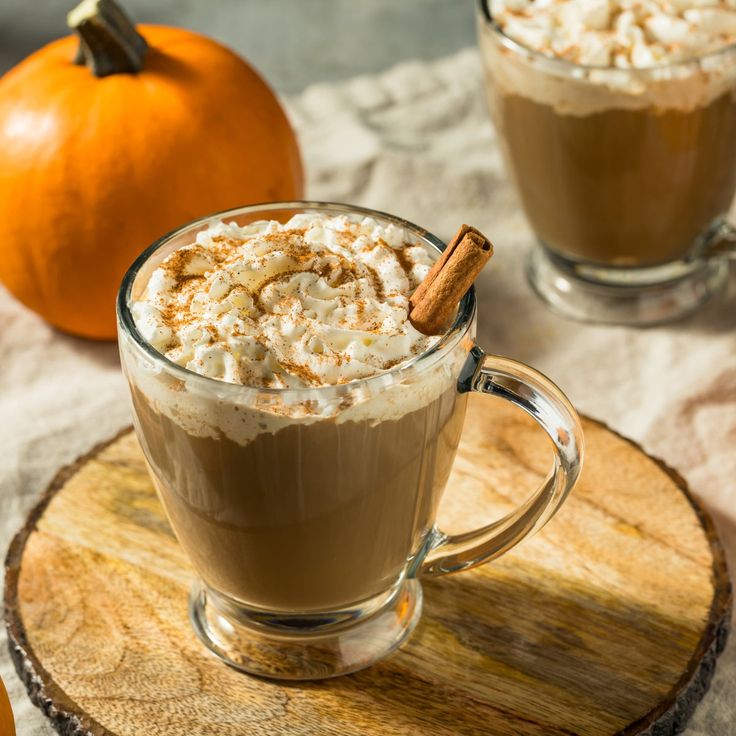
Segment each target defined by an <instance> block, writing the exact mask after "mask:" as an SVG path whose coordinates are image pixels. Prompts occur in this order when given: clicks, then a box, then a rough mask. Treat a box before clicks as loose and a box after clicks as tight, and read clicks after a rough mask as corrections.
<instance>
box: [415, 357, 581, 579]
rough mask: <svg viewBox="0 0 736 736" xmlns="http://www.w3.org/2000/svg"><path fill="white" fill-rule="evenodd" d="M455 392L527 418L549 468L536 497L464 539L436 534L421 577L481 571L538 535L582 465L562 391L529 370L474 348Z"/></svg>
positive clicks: (576, 426)
mask: <svg viewBox="0 0 736 736" xmlns="http://www.w3.org/2000/svg"><path fill="white" fill-rule="evenodd" d="M458 390H459V391H460V392H461V393H465V392H468V391H477V392H478V393H482V394H490V395H491V396H498V397H500V398H502V399H504V400H506V401H510V402H511V403H512V404H515V405H516V406H518V407H520V408H521V409H523V410H524V411H525V412H526V413H527V414H529V415H531V416H532V417H533V418H534V420H535V421H536V422H537V423H538V424H539V425H540V426H541V427H542V429H543V430H544V431H545V432H546V433H547V435H548V436H549V438H550V439H551V440H552V445H553V446H554V451H555V458H554V463H553V466H552V469H551V470H550V472H549V475H548V476H547V478H546V479H545V480H544V482H543V483H542V484H541V485H540V486H539V488H537V490H536V492H535V493H534V494H533V495H532V496H531V497H530V498H529V499H527V500H526V501H525V502H524V503H523V504H522V505H521V506H520V507H519V508H518V509H516V510H515V511H513V512H511V513H510V514H508V515H507V516H505V517H503V518H502V519H499V520H498V521H494V522H492V523H491V524H488V525H487V526H484V527H481V528H480V529H477V530H475V531H472V532H465V533H463V534H445V533H444V532H442V531H441V530H439V529H435V530H434V535H431V537H430V544H429V551H428V552H427V554H426V555H425V556H424V558H423V560H422V562H421V564H420V566H419V570H418V575H419V576H420V577H431V576H436V575H445V574H447V573H451V572H459V571H460V570H468V569H469V568H471V567H475V566H476V565H481V564H483V563H484V562H488V561H489V560H492V559H494V558H496V557H499V556H500V555H502V554H504V552H507V551H508V550H510V549H511V548H512V547H514V546H516V545H517V544H518V543H519V542H521V540H522V539H524V538H525V537H527V536H529V535H530V534H533V533H534V532H536V531H537V530H539V529H541V528H542V527H543V526H544V525H545V524H546V523H547V522H548V521H549V520H550V519H551V518H552V516H553V514H554V513H555V511H557V509H558V508H559V507H560V504H561V503H562V502H563V501H564V500H565V498H566V496H567V494H568V493H569V492H570V490H571V489H572V487H573V486H574V485H575V482H576V481H577V479H578V476H579V475H580V468H581V466H582V462H583V428H582V427H581V425H580V418H579V417H578V414H577V412H576V411H575V409H573V407H572V405H571V404H570V402H569V401H568V400H567V398H566V397H565V395H564V394H563V393H562V391H560V389H559V388H557V386H555V385H554V383H552V381H550V380H549V379H548V378H547V377H546V376H543V375H542V374H541V373H539V372H538V371H535V370H534V369H533V368H530V367H529V366H527V365H524V364H523V363H518V362H517V361H515V360H511V359H510V358H503V357H500V356H497V355H488V354H486V353H485V352H484V351H483V350H482V349H481V348H479V347H478V346H477V345H476V346H474V347H473V348H472V350H471V351H470V354H469V356H468V361H467V362H466V364H465V366H464V368H463V372H462V373H461V375H460V379H459V382H458Z"/></svg>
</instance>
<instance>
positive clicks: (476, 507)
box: [5, 397, 731, 736]
mask: <svg viewBox="0 0 736 736" xmlns="http://www.w3.org/2000/svg"><path fill="white" fill-rule="evenodd" d="M585 431H586V440H587V457H586V466H585V469H584V472H583V476H582V480H581V482H580V484H579V486H578V487H577V488H576V490H575V491H574V492H573V494H572V495H571V497H570V498H569V500H568V501H567V503H566V504H565V506H564V507H563V509H562V510H561V511H560V512H559V513H558V515H557V516H556V517H555V518H554V519H553V520H552V521H551V522H550V523H549V525H548V526H547V527H546V528H545V529H544V530H543V531H542V532H541V533H539V534H538V535H537V536H536V537H535V538H533V539H531V540H528V541H527V542H525V543H523V544H522V545H521V546H520V547H518V548H516V549H515V550H514V551H512V552H510V553H509V554H507V555H506V556H504V557H503V558H501V559H500V560H498V561H496V562H494V563H492V564H491V565H487V566H485V567H482V568H478V569H476V570H473V571H470V572H465V573H460V574H458V575H455V576H450V577H447V578H442V579H434V580H430V581H427V582H425V584H424V592H425V609H424V616H423V619H422V621H421V623H420V624H419V627H418V629H417V631H416V633H415V635H414V636H413V638H412V639H411V640H410V641H409V642H408V643H407V644H406V645H404V646H403V647H402V648H401V650H399V651H398V652H397V653H395V654H394V655H392V656H391V657H389V658H388V659H387V660H385V661H383V662H381V663H380V664H378V665H375V666H373V667H372V668H370V669H368V670H365V671H363V672H360V673H357V674H355V675H350V676H347V677H342V678H337V679H335V680H331V681H324V682H320V683H313V684H310V683H307V684H283V683H274V682H268V681H264V680H260V679H257V678H253V677H249V676H247V675H243V674H240V673H238V672H236V671H234V670H231V669H229V668H228V667H226V666H225V665H223V664H221V663H220V662H219V661H217V660H215V659H214V658H213V657H211V656H210V655H209V654H208V653H207V652H206V651H205V650H204V648H203V646H202V645H201V644H200V643H199V641H198V640H197V639H196V638H195V636H194V634H193V632H192V630H191V628H190V625H189V621H188V618H187V591H188V587H189V583H190V580H191V576H192V572H191V569H190V567H189V565H188V563H187V559H186V557H185V555H184V553H183V552H182V550H181V548H180V547H179V545H178V544H177V542H176V539H175V538H174V536H173V534H172V532H171V530H170V528H169V525H168V523H167V521H166V519H165V517H164V515H163V511H162V509H161V507H160V505H159V503H158V500H157V499H156V496H155V494H154V491H153V488H152V486H151V483H150V482H149V479H148V476H147V473H146V468H145V464H144V461H143V457H142V455H141V452H140V449H139V447H138V445H137V442H136V440H135V438H134V436H133V434H132V433H130V432H126V433H123V434H122V435H120V436H119V437H117V438H116V439H115V440H113V441H112V442H111V443H108V444H106V445H104V446H101V447H99V448H96V449H95V450H94V451H93V452H92V453H91V454H90V455H89V456H87V457H85V458H82V459H80V461H79V462H78V463H77V464H75V465H74V466H73V467H71V468H68V469H66V470H64V471H62V472H61V473H60V474H59V476H58V478H57V479H56V481H55V482H54V484H53V485H52V487H51V488H50V489H49V491H48V493H47V495H46V497H45V498H44V500H43V501H42V502H41V503H40V504H39V506H38V507H37V508H36V509H35V511H34V512H33V514H32V515H31V517H30V518H29V520H28V523H27V525H26V526H25V528H24V529H23V530H21V531H20V532H19V534H18V536H17V537H16V538H15V540H14V542H13V544H12V545H11V548H10V550H9V553H8V558H7V561H6V588H5V607H6V608H5V611H6V613H5V615H6V625H7V627H8V631H9V635H10V646H11V652H12V654H13V657H14V659H15V662H16V665H17V668H18V672H19V674H20V676H21V677H22V678H23V680H24V681H25V683H26V686H27V687H28V690H29V693H30V696H31V698H32V699H33V701H34V702H35V703H36V704H37V705H38V706H39V707H41V708H42V709H43V711H44V712H45V713H46V714H47V715H48V717H49V718H50V719H51V720H52V721H53V722H54V724H55V726H56V727H57V729H58V730H59V731H60V732H61V733H63V734H95V736H98V735H100V736H101V735H102V734H115V735H116V736H140V735H141V734H148V735H150V736H158V735H162V736H163V735H166V736H178V735H179V734H181V735H182V736H183V735H185V734H186V736H193V735H195V736H196V735H200V734H202V735H204V734H218V736H229V735H231V734H233V735H234V734H254V735H257V736H265V735H266V734H268V735H269V736H270V735H272V734H274V735H275V734H299V735H301V736H308V735H309V736H311V735H312V734H340V736H358V735H361V736H372V735H373V734H430V733H431V734H438V735H444V734H447V735H450V734H494V735H498V736H505V735H509V736H511V735H514V736H518V735H526V734H530V735H531V734H534V735H537V736H542V735H543V734H544V735H545V736H551V735H558V734H559V735H563V734H564V735H570V734H584V735H585V736H597V735H599V734H600V735H601V736H609V735H610V734H617V733H618V734H639V733H651V734H657V735H660V734H665V735H666V734H673V733H676V732H677V731H678V730H679V729H680V728H681V727H682V725H683V724H684V722H685V721H686V720H687V718H688V717H689V716H690V714H691V713H692V710H693V708H694V707H695V704H696V703H697V702H698V700H699V699H700V698H701V697H702V695H703V693H704V692H705V690H706V689H707V687H708V684H709V682H710V677H711V675H712V672H713V667H714V664H715V658H716V656H717V654H718V652H720V650H721V649H722V648H723V646H724V644H725V639H726V635H727V631H728V622H729V620H730V610H731V586H730V583H729V581H728V576H727V571H726V567H725V561H724V557H723V553H722V550H721V547H720V544H719V542H718V540H717V538H716V535H715V532H714V529H713V526H712V524H711V522H710V520H709V518H708V517H707V515H706V514H705V513H704V512H703V511H702V509H701V508H700V507H699V506H698V504H697V503H696V502H695V501H694V500H693V498H692V497H691V496H690V494H689V493H688V491H687V489H686V488H685V485H684V483H683V481H682V480H681V479H680V478H679V477H678V476H677V475H676V474H675V473H674V472H672V471H670V470H668V469H667V468H665V467H664V466H663V465H662V464H661V463H659V462H658V461H656V460H653V459H651V458H649V457H647V456H646V455H645V454H644V453H643V452H642V451H641V450H640V449H639V448H638V447H637V446H635V445H634V444H632V443H631V442H629V441H628V440H625V439H623V438H621V437H619V436H618V435H616V434H614V433H613V432H611V431H610V430H608V429H606V428H605V427H604V426H602V425H600V424H598V423H596V422H593V421H590V420H586V422H585ZM549 458H550V451H549V447H548V446H547V444H546V440H545V439H544V437H543V436H542V435H541V433H540V432H539V430H538V429H537V428H536V426H535V425H534V424H533V423H532V422H531V420H529V419H528V418H527V417H525V416H524V415H523V414H521V413H520V412H518V411H517V410H515V409H512V408H508V407H506V406H504V405H502V404H501V403H500V402H497V401H494V400H488V399H486V398H482V397H471V401H470V405H469V410H468V418H467V424H466V429H465V433H464V438H463V443H462V446H461V450H460V453H459V456H458V459H457V462H456V465H455V468H454V471H453V475H452V478H451V480H450V483H449V486H448V490H447V493H446V496H445V500H444V502H443V507H442V513H441V519H440V521H441V524H442V525H443V526H444V528H445V529H446V530H448V531H458V530H461V529H468V528H471V527H475V526H478V525H479V523H481V522H483V521H485V520H490V519H492V518H495V517H497V516H498V515H499V514H502V513H503V512H505V511H507V510H509V509H511V508H512V507H513V506H514V505H516V504H518V503H519V502H520V501H521V500H522V499H523V498H524V497H525V496H526V495H527V494H528V492H529V490H530V489H531V488H532V487H533V486H534V484H536V483H537V482H539V480H540V478H541V477H542V476H543V475H544V473H545V472H546V470H547V467H548V463H549Z"/></svg>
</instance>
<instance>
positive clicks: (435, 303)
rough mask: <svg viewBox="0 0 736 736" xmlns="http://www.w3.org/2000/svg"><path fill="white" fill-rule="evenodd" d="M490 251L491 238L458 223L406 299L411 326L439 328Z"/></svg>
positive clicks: (434, 330) (428, 330)
mask: <svg viewBox="0 0 736 736" xmlns="http://www.w3.org/2000/svg"><path fill="white" fill-rule="evenodd" d="M491 255H493V244H492V243H491V241H490V240H488V238H486V236H485V235H483V233H482V232H480V230H478V229H476V228H474V227H472V226H470V225H462V226H461V227H460V229H459V230H458V231H457V233H455V237H454V238H453V239H452V240H451V241H450V242H449V243H448V244H447V248H445V250H444V251H443V253H442V255H441V256H440V258H439V259H438V260H437V262H436V263H435V264H434V266H433V267H432V269H431V270H430V272H429V273H428V274H427V277H426V278H425V279H424V281H422V283H421V284H419V286H418V287H417V289H416V291H415V292H414V293H413V294H412V295H411V297H410V299H409V320H410V321H411V323H412V325H414V328H415V329H417V330H419V332H422V333H424V334H425V335H438V334H440V333H441V332H443V331H444V330H445V329H446V328H447V325H448V323H449V322H450V320H451V319H452V317H453V316H454V314H455V312H456V311H457V305H458V302H459V301H460V299H462V297H463V295H464V294H465V292H466V291H467V290H468V289H469V288H470V287H471V285H472V283H473V282H474V281H475V279H476V277H477V276H478V274H479V273H480V272H481V270H482V268H483V266H485V264H486V263H487V262H488V259H489V258H490V257H491Z"/></svg>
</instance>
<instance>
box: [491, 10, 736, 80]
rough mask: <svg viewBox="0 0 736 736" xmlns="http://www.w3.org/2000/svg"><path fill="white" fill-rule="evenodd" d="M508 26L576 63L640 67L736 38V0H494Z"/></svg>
mask: <svg viewBox="0 0 736 736" xmlns="http://www.w3.org/2000/svg"><path fill="white" fill-rule="evenodd" d="M490 7H491V13H492V15H493V17H494V20H495V22H496V23H497V24H498V25H499V26H500V28H501V29H502V30H503V31H504V33H505V34H506V35H507V36H509V37H510V38H512V39H514V40H515V41H518V42H519V43H521V44H522V45H524V46H526V47H528V48H531V49H534V50H535V51H540V52H542V53H543V54H546V55H548V56H553V57H558V58H562V59H567V60H568V61H572V62H574V63H576V64H583V65H585V66H598V67H618V68H621V69H630V68H635V69H640V68H647V67H652V66H658V65H661V64H668V63H672V62H679V61H686V60H689V59H694V58H696V57H700V56H704V55H705V54H708V53H710V52H713V51H717V50H718V49H721V48H723V47H725V46H728V45H730V44H733V43H736V0H490Z"/></svg>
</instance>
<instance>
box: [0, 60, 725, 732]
mask: <svg viewBox="0 0 736 736" xmlns="http://www.w3.org/2000/svg"><path fill="white" fill-rule="evenodd" d="M287 102H288V105H289V108H290V111H291V113H292V116H293V120H294V123H295V126H296V128H297V130H298V132H299V134H300V136H301V141H302V147H303V151H304V154H305V159H306V165H307V171H308V173H309V195H310V196H311V197H312V198H315V199H326V200H338V201H345V202H352V203H356V204H361V205H365V206H368V207H374V208H377V209H379V210H386V211H389V212H393V213H396V214H398V215H401V216H403V217H405V218H408V219H409V220H412V221H414V222H417V223H420V224H421V225H423V226H425V227H427V228H429V229H430V230H431V231H433V232H435V233H436V234H438V235H440V236H442V237H443V238H445V239H446V238H448V237H449V236H450V235H451V234H452V233H453V232H454V230H455V229H456V228H457V227H458V225H459V224H460V223H462V222H469V223H472V224H474V225H476V226H477V227H479V228H481V229H482V230H484V231H485V232H486V233H487V234H488V235H489V237H491V239H492V240H493V241H494V242H495V244H496V246H497V252H496V256H495V257H494V259H493V261H492V264H491V267H489V268H488V269H487V270H486V271H485V272H484V274H483V275H482V277H481V279H480V282H479V289H478V291H479V303H480V317H479V339H480V343H481V344H482V345H483V346H484V347H485V348H486V349H487V350H489V351H493V352H496V353H501V354H505V355H509V356H512V357H514V358H518V359H519V360H522V361H526V362H528V363H531V364H532V365H534V366H536V367H537V368H539V369H540V370H542V371H544V372H545V373H547V374H548V375H549V376H550V377H552V378H553V379H554V380H555V381H557V382H558V383H559V384H560V386H561V387H562V388H563V389H564V390H565V391H566V392H567V393H568V394H569V395H570V397H571V398H572V400H573V401H574V403H575V404H576V405H577V407H578V408H579V409H580V410H581V411H583V412H586V413H588V414H590V415H592V416H594V417H597V418H600V419H602V420H604V421H605V422H607V423H608V424H609V425H610V426H612V427H613V428H615V429H617V430H619V431H620V432H622V433H624V434H626V435H628V436H630V437H632V438H634V439H635V440H637V441H639V442H640V443H642V444H643V445H644V447H645V448H646V449H647V450H649V451H650V452H652V453H654V454H655V455H658V456H660V457H662V458H664V460H666V461H667V462H668V463H669V464H670V465H672V466H674V467H675V468H677V469H678V470H679V471H680V472H681V473H682V474H683V475H684V476H685V477H686V478H687V480H688V481H689V482H690V484H691V485H692V488H693V490H694V491H695V492H696V493H697V494H698V495H699V496H700V497H701V498H702V499H703V500H704V501H705V502H706V504H707V506H708V508H709V509H710V510H711V512H712V514H713V515H714V517H715V520H716V523H717V524H718V527H719V529H720V532H721V534H722V538H723V541H724V542H725V544H726V546H727V548H728V552H729V560H730V563H731V568H732V569H733V570H736V329H735V328H736V294H734V291H735V289H734V286H733V285H732V288H731V292H730V293H729V294H727V295H724V297H723V298H719V299H718V300H717V301H714V302H712V303H711V304H710V305H708V306H707V307H706V308H705V309H703V310H702V311H701V312H700V313H699V314H698V315H697V316H696V317H694V318H691V319H688V320H687V321H684V322H682V323H680V324H676V325H672V326H669V327H662V328H656V329H648V330H635V329H626V328H618V327H592V326H586V325H581V324H576V323H573V322H568V321H565V320H564V319H561V318H559V317H557V316H555V315H553V314H551V313H550V312H548V311H547V310H546V309H545V308H544V307H543V306H542V305H541V304H540V303H539V302H538V301H537V300H536V298H535V297H533V296H532V294H531V293H530V290H529V288H528V287H527V285H526V283H525V281H524V277H523V273H522V263H523V258H524V255H525V252H526V251H527V249H528V248H529V246H530V244H531V243H532V235H531V232H530V230H529V227H528V226H527V224H526V222H525V221H524V217H523V215H522V214H521V212H520V211H519V207H518V203H517V200H516V198H515V195H514V193H513V191H512V188H511V187H510V185H509V183H508V180H507V177H506V175H505V173H504V171H503V168H502V164H501V160H500V157H499V151H498V147H497V145H496V141H495V137H494V133H493V132H492V129H491V126H490V124H489V121H488V117H487V112H486V108H485V101H484V99H483V93H482V87H481V72H480V64H479V60H478V57H477V53H476V52H475V50H473V49H468V50H466V51H463V52H461V53H460V54H458V55H455V56H453V57H450V58H447V59H443V60H441V61H439V62H434V63H419V62H412V63H405V64H401V65H400V66H397V67H395V68H392V69H390V70H389V71H387V72H385V73H382V74H380V75H378V76H365V77H359V78H355V79H352V80H349V81H346V82H344V83H339V84H331V85H317V86H313V87H311V88H309V89H307V90H306V91H305V92H304V93H302V94H301V95H299V96H298V97H296V98H293V99H290V100H288V101H287ZM734 281H736V279H734ZM0 419H1V420H2V421H0V448H2V452H1V454H0V546H2V548H3V549H4V548H5V547H6V546H7V544H8V542H9V541H10V538H11V535H12V534H13V533H14V532H15V530H16V529H17V528H18V526H19V525H20V524H21V522H22V520H23V518H24V516H25V514H26V512H27V511H28V509H29V508H30V507H31V506H32V505H33V504H34V502H35V501H36V499H37V498H38V496H39V494H40V493H41V492H42V491H43V489H44V488H45V486H46V485H47V483H48V482H49V481H50V480H51V478H52V477H53V475H54V473H55V472H56V470H57V469H58V468H59V467H60V466H62V465H64V464H65V463H69V462H71V461H73V460H74V459H75V458H76V457H77V456H78V455H79V454H81V453H83V452H85V451H87V450H88V449H89V448H90V447H91V446H92V445H94V444H95V443H96V442H98V441H100V440H102V439H105V438H106V437H108V436H110V435H112V434H113V433H114V432H116V431H117V430H118V429H119V428H121V427H122V426H124V425H126V424H128V423H129V422H130V416H129V408H128V400H127V395H126V389H125V386H124V385H123V380H122V377H121V374H120V370H119V365H118V359H117V354H116V348H115V347H114V346H113V345H100V344H93V343H89V342H85V341H83V340H77V339H74V338H71V337H67V336H64V335H61V334H59V333H57V332H55V331H54V330H52V329H50V328H49V327H47V326H46V325H45V324H44V323H43V322H42V321H41V320H39V319H38V318H37V317H36V316H35V315H33V314H31V313H30V312H29V311H27V310H26V309H24V308H23V307H21V306H20V305H19V304H17V303H16V302H15V301H14V300H13V299H12V298H11V297H10V296H9V295H8V294H7V293H6V292H5V291H2V290H1V287H0ZM652 513H657V510H656V509H652ZM553 523H554V522H553ZM0 638H2V639H3V641H2V642H0V674H1V675H2V678H3V680H4V681H5V682H6V683H7V686H8V688H9V690H10V696H11V700H12V702H13V706H14V709H15V713H16V717H17V721H18V732H19V734H20V736H40V735H41V734H50V733H52V730H51V727H50V726H49V725H48V724H47V723H46V722H45V720H44V718H43V716H42V715H41V714H40V712H39V711H37V710H36V709H35V708H34V707H33V706H32V705H31V704H30V701H29V700H28V698H27V696H26V694H25V691H24V689H23V686H22V685H21V684H20V682H19V680H18V678H17V677H16V675H15V673H14V671H13V667H12V665H11V663H10V659H9V656H8V654H7V651H6V644H5V638H4V629H3V632H2V635H0ZM734 733H736V636H733V637H732V638H731V641H730V643H729V645H728V648H727V650H726V652H725V653H724V654H723V655H722V657H721V659H720V661H719V665H718V669H717V672H716V675H715V679H714V681H713V685H712V687H711V690H710V692H709V693H708V694H707V695H706V697H705V699H704V701H703V702H702V703H701V705H700V706H699V707H698V709H697V711H696V713H695V716H694V717H693V719H692V721H691V722H690V725H689V728H688V730H687V734H689V736H696V735H697V736H701V735H704V734H708V735H713V734H715V735H717V736H725V735H726V734H734Z"/></svg>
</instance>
